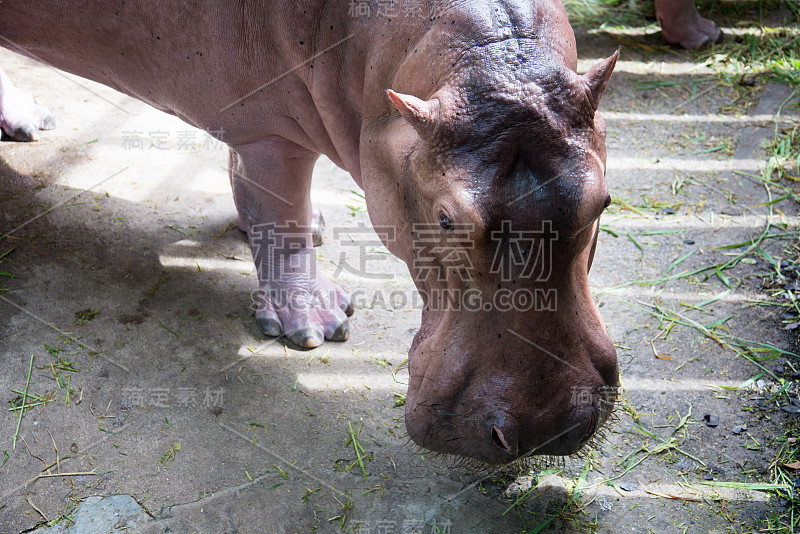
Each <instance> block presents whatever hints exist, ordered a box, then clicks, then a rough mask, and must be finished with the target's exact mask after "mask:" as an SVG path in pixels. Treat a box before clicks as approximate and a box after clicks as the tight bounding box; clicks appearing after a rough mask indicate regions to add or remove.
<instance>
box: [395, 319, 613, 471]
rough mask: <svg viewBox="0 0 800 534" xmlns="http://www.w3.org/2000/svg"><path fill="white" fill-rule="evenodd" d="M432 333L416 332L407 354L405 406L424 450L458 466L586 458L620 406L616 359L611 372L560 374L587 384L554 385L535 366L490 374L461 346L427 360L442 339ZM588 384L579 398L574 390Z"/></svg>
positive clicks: (588, 370) (591, 370)
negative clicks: (617, 392)
mask: <svg viewBox="0 0 800 534" xmlns="http://www.w3.org/2000/svg"><path fill="white" fill-rule="evenodd" d="M438 326H442V325H438ZM423 330H424V329H423ZM423 330H421V332H422V331H423ZM435 330H436V331H439V330H440V329H439V328H436V329H435ZM444 330H445V331H447V329H444ZM429 332H430V330H429ZM431 333H432V334H433V335H428V336H425V337H424V338H421V337H420V336H419V334H418V336H417V338H416V339H415V340H414V345H413V347H412V351H411V352H410V354H409V375H410V376H409V389H408V395H407V397H406V408H405V409H406V413H405V421H406V428H407V431H408V434H409V437H411V439H412V440H413V442H414V443H415V444H416V445H417V446H419V447H421V448H422V449H425V450H426V452H433V453H435V454H436V455H438V456H440V457H443V458H444V459H445V460H449V461H450V462H451V463H452V464H453V465H461V466H468V467H476V468H479V469H492V468H496V467H498V466H502V465H509V464H517V463H520V464H525V465H539V464H541V463H547V462H548V461H549V460H548V459H552V458H554V457H564V456H573V455H578V456H580V455H582V454H583V453H584V452H585V451H587V450H589V449H592V448H594V447H595V446H596V445H597V444H598V442H599V441H601V440H602V439H603V435H604V432H603V428H604V425H605V423H606V422H607V421H608V420H609V418H611V416H612V413H613V411H614V408H615V406H616V384H617V381H616V376H615V373H616V364H614V366H613V372H606V373H601V372H599V371H597V370H596V369H595V368H594V367H591V366H583V367H581V368H579V371H580V372H578V371H574V370H572V369H571V368H569V367H567V368H566V370H564V369H561V371H562V375H560V376H559V377H558V379H559V380H561V381H563V382H564V383H566V384H581V386H565V387H552V383H553V382H555V381H556V380H549V379H548V376H545V375H543V379H542V380H539V378H540V375H539V374H538V372H537V373H534V372H533V369H535V367H534V366H531V367H530V369H528V370H527V372H526V373H522V374H521V376H520V373H517V374H516V375H515V374H514V373H512V372H509V371H507V370H495V371H494V372H491V371H489V370H487V367H490V366H487V365H485V364H484V365H480V364H478V365H477V367H476V366H475V364H474V363H473V362H474V361H475V360H477V358H476V357H475V355H474V354H473V353H471V352H469V351H460V352H461V353H459V351H456V350H455V347H446V349H444V350H442V351H441V353H440V354H441V356H438V355H437V356H438V357H437V358H428V360H427V361H426V360H425V358H426V356H429V355H430V354H431V353H432V352H433V349H432V346H433V345H434V344H437V345H438V343H436V341H437V340H436V339H434V338H436V334H435V333H433V332H431ZM423 335H424V334H423ZM609 345H610V340H609ZM612 349H613V346H612ZM437 352H438V351H437ZM451 354H453V356H450V355H451ZM613 355H614V361H615V360H616V353H615V352H614V353H613ZM484 363H485V362H484ZM607 384H612V385H611V386H608V385H607ZM584 390H585V392H586V393H587V394H586V395H585V399H581V398H580V395H577V394H576V391H579V392H580V391H584ZM598 391H604V392H606V393H604V394H597V392H598Z"/></svg>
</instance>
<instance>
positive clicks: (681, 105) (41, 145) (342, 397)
mask: <svg viewBox="0 0 800 534" xmlns="http://www.w3.org/2000/svg"><path fill="white" fill-rule="evenodd" d="M620 40H622V41H623V42H624V49H623V52H622V56H621V60H620V62H619V64H618V66H617V70H616V74H615V75H614V78H613V80H612V83H611V86H610V87H609V89H608V91H607V93H606V96H605V97H604V100H603V103H602V105H601V110H602V112H603V113H604V114H605V117H606V121H607V123H608V171H607V176H608V182H609V187H610V190H611V194H612V197H613V199H614V201H613V203H612V205H611V207H610V208H609V210H608V212H607V213H606V214H605V215H604V216H603V218H602V220H601V223H602V229H603V232H601V234H600V239H599V243H598V246H597V254H596V256H595V260H594V267H593V270H592V273H591V276H590V281H591V284H592V289H593V292H594V295H595V298H596V301H597V303H598V305H599V306H600V310H601V313H602V315H603V318H604V320H605V322H606V325H607V327H608V330H609V332H610V334H611V337H612V339H613V340H614V342H615V345H616V347H617V351H618V356H619V361H620V371H621V383H622V388H621V392H620V400H619V403H618V404H619V405H618V409H617V411H616V416H615V418H614V421H612V422H611V423H609V424H608V426H607V428H606V429H605V431H604V436H605V440H603V441H599V442H598V443H597V444H596V445H595V446H594V447H593V449H591V450H588V451H585V452H584V454H583V455H582V456H581V457H580V458H567V459H564V460H563V462H560V463H559V462H555V463H550V464H547V465H540V466H537V467H536V468H534V469H529V470H523V471H519V470H512V469H508V470H502V471H499V472H494V473H486V472H475V471H473V470H469V469H464V468H458V467H451V466H450V464H449V463H448V462H447V461H445V460H444V459H437V458H434V457H432V456H431V455H429V454H428V453H426V452H424V451H419V450H416V449H414V448H413V447H411V446H409V444H408V439H407V437H406V435H405V428H404V423H403V407H402V398H403V397H402V396H403V394H404V393H405V388H406V386H405V383H406V380H407V373H406V371H405V370H404V369H403V368H402V367H401V366H400V364H402V363H403V362H404V360H405V359H406V355H407V351H408V348H409V346H410V343H411V339H412V336H413V333H414V332H415V330H416V328H418V327H419V322H420V301H419V298H418V296H417V295H416V292H415V290H414V286H413V284H412V282H411V279H410V277H409V275H408V271H407V269H406V267H405V265H404V264H403V263H402V262H401V261H400V260H398V259H397V258H395V257H393V256H391V255H389V254H388V252H387V251H386V249H385V248H383V247H382V246H381V245H380V244H379V243H378V242H377V241H376V239H377V237H376V236H375V234H374V233H373V232H372V230H371V227H370V224H369V220H368V217H367V214H366V209H365V206H364V202H363V197H362V196H361V193H360V192H359V191H358V190H357V188H356V186H355V184H354V183H353V182H352V180H351V178H350V177H349V176H348V175H346V173H344V172H343V171H341V170H339V169H337V168H336V167H335V166H334V165H333V164H332V163H330V162H329V161H328V160H324V159H323V160H320V162H319V163H318V165H317V168H316V169H315V178H314V180H315V181H314V190H313V192H312V199H313V201H314V203H315V204H316V206H317V207H319V208H320V209H321V210H322V212H323V213H324V215H325V218H326V219H327V223H328V235H327V241H326V244H324V245H323V246H322V247H321V248H318V249H317V254H318V258H319V263H320V265H321V268H322V269H323V270H324V272H325V273H326V274H327V275H329V276H330V277H331V278H333V279H335V280H337V281H338V282H339V283H340V284H341V285H342V286H343V287H344V288H345V289H346V290H348V291H349V292H351V294H352V295H353V296H354V302H355V304H356V308H357V311H356V314H355V315H354V316H353V317H352V318H351V321H350V326H351V335H350V339H349V341H347V342H344V343H326V344H324V345H323V346H322V347H320V348H318V349H314V350H311V351H299V350H295V349H294V348H292V347H291V346H287V345H286V344H285V339H283V338H278V339H267V338H265V337H264V336H262V335H261V334H260V333H259V331H258V329H257V328H256V326H255V323H254V321H253V317H252V311H251V309H250V295H251V292H252V291H253V290H254V289H255V286H256V277H255V270H254V268H253V265H252V263H251V255H250V251H249V247H248V246H247V243H246V239H245V237H244V236H243V235H242V234H241V233H240V232H239V231H238V230H237V229H236V228H235V220H236V211H235V208H234V205H233V201H232V199H231V195H230V186H229V184H228V178H227V172H226V165H227V149H226V148H225V146H224V145H222V144H221V143H219V142H218V141H216V140H215V139H213V138H211V137H210V136H208V135H207V134H206V133H205V132H202V131H199V130H196V129H194V128H191V127H189V126H187V125H185V124H184V123H182V122H180V121H179V120H177V119H176V118H174V117H170V116H167V115H165V114H163V113H160V112H158V111H156V110H154V109H152V108H150V107H148V106H146V105H144V104H141V103H139V102H137V101H135V100H133V99H131V98H128V97H125V96H123V95H121V94H119V93H116V92H114V91H112V90H110V89H107V88H105V87H102V86H100V85H97V84H94V83H92V82H89V81H86V80H83V79H80V78H77V77H74V76H71V75H68V74H64V73H61V72H58V71H55V70H53V69H50V68H48V67H45V66H42V65H40V64H37V63H35V62H32V61H29V60H27V59H23V58H21V57H19V56H16V55H14V54H11V53H9V52H0V64H2V65H3V67H4V68H5V69H6V70H7V72H8V73H9V75H10V76H11V77H12V79H13V80H14V81H15V83H16V84H17V85H18V86H20V87H23V88H26V89H28V90H30V91H31V92H32V93H33V94H35V95H36V97H37V99H38V100H39V101H40V102H42V103H45V104H47V105H48V106H50V107H51V109H53V110H54V111H55V113H56V115H57V117H58V120H59V126H58V128H57V129H56V130H53V131H50V132H46V133H44V134H43V136H42V139H41V140H40V141H38V142H35V143H30V144H25V143H16V142H7V141H3V142H2V143H0V159H1V160H2V161H1V162H0V163H1V164H0V234H5V233H7V232H9V233H10V234H11V235H8V236H6V237H4V238H0V283H1V284H2V285H0V362H2V363H0V365H1V366H2V373H0V400H2V406H3V413H4V414H5V415H3V416H2V418H0V532H2V533H19V532H25V531H29V530H30V529H35V528H36V527H42V528H43V525H44V524H45V523H51V525H52V526H53V527H54V528H55V530H52V531H53V532H56V531H57V532H95V531H100V530H93V527H91V526H90V525H89V524H88V523H87V521H88V520H80V521H78V520H77V519H75V518H76V517H90V518H91V517H92V514H89V513H86V512H85V510H88V509H89V508H86V509H84V512H83V513H82V512H81V510H82V508H81V507H89V506H98V502H102V499H96V497H107V496H111V495H129V496H131V497H133V499H134V500H135V507H139V508H140V509H141V511H143V512H144V515H141V514H139V515H136V514H134V515H130V516H127V515H125V514H121V513H120V512H119V511H117V512H102V513H101V512H97V513H96V514H95V517H97V518H100V517H101V516H102V515H103V513H111V514H112V515H113V513H117V514H119V515H118V516H114V517H118V518H119V520H118V521H117V522H116V523H112V524H113V526H112V527H110V528H111V531H115V532H116V531H123V530H126V529H127V531H130V532H198V533H200V532H202V533H206V532H227V533H233V532H243V533H244V532H276V533H291V532H302V533H307V532H340V531H341V532H359V533H361V534H365V533H378V532H380V533H385V534H394V533H414V532H420V533H423V532H424V533H433V532H441V533H443V532H447V533H452V534H455V533H517V532H531V533H535V532H602V533H614V534H617V533H621V532H635V533H640V532H656V533H672V532H675V533H695V532H696V533H722V532H758V531H765V529H767V530H768V529H778V528H779V527H780V521H781V517H783V516H784V515H785V513H786V510H787V505H788V504H789V503H788V501H787V500H786V499H785V498H782V497H781V496H780V495H781V493H780V492H777V491H776V488H775V486H774V484H775V483H776V482H775V481H776V475H775V473H776V472H777V471H781V472H783V473H785V474H787V475H786V476H788V477H789V478H790V479H793V480H794V483H795V484H797V483H798V481H799V479H798V478H797V477H798V476H800V475H797V474H794V473H797V472H796V471H793V470H792V468H791V467H786V466H784V465H782V464H781V462H780V459H781V458H786V457H788V456H787V450H788V449H796V443H795V442H794V439H795V438H794V437H792V429H796V428H797V417H798V415H797V412H798V411H800V410H798V408H797V406H798V401H797V390H796V381H797V378H798V375H799V374H800V373H798V371H800V362H798V360H797V356H796V354H794V353H796V352H797V349H796V342H797V332H798V331H800V329H798V325H797V324H795V323H797V322H800V319H797V314H796V313H793V312H792V303H793V302H794V300H793V298H794V295H795V290H798V289H800V287H798V282H797V278H796V277H797V273H798V272H800V271H798V270H797V269H796V268H795V267H793V266H794V265H796V263H797V258H798V256H799V255H800V254H798V247H799V245H800V242H799V241H798V229H797V228H798V226H797V222H798V205H797V203H796V202H795V201H794V197H792V196H791V195H787V193H786V192H785V191H784V190H782V189H780V188H778V186H777V185H775V184H772V183H769V182H766V183H765V182H764V181H763V180H762V179H761V178H760V176H761V175H760V172H759V170H760V168H762V166H763V164H764V161H765V158H766V153H765V151H764V149H763V146H764V141H765V140H766V139H769V138H771V137H772V136H773V135H774V132H775V128H776V116H777V114H778V111H779V109H780V110H781V113H780V119H779V120H780V121H781V123H780V124H796V123H797V121H798V120H800V114H798V108H797V107H796V106H795V105H794V104H796V103H797V97H796V95H795V96H794V97H793V98H790V96H791V88H790V87H789V86H786V85H782V84H779V83H766V82H763V81H760V80H757V81H752V80H743V83H730V84H723V83H720V82H719V78H717V77H715V75H714V73H713V72H711V71H710V70H709V69H708V67H702V66H698V63H697V60H696V56H695V55H693V54H692V53H689V52H682V51H674V50H670V49H667V48H665V47H662V46H660V44H659V43H658V38H657V36H656V37H653V36H644V37H642V36H638V37H637V36H619V35H616V36H615V35H610V34H609V33H603V32H600V33H598V32H588V31H585V30H580V31H579V32H578V50H579V55H580V69H581V70H584V71H585V70H586V69H587V68H588V66H589V65H591V64H592V63H593V62H594V61H596V60H597V59H599V58H601V57H605V56H608V55H609V54H610V53H611V52H613V50H615V49H616V48H617V46H618V45H619V42H620ZM12 230H14V231H13V232H11V231H12ZM364 242H367V243H368V244H367V245H364V244H363V243H364ZM365 273H368V274H365ZM792 284H794V285H792ZM795 307H796V306H795ZM29 370H30V371H29ZM25 392H26V393H25ZM23 394H25V395H26V397H28V401H27V404H28V405H30V406H31V408H30V409H28V410H26V411H25V412H24V414H23V417H22V418H21V419H20V417H19V410H18V409H17V410H14V407H15V406H16V407H19V406H20V404H21V402H22V396H23ZM792 397H793V398H792ZM795 435H796V430H795ZM798 467H800V465H798ZM776 470H777V471H776ZM784 490H785V488H784ZM784 494H786V493H785V492H784ZM90 497H92V499H89V498H90ZM115 506H116V504H115ZM112 509H113V507H107V508H104V509H103V510H106V511H107V510H112ZM98 521H99V519H98ZM97 528H98V529H99V528H100V527H97ZM102 528H104V529H106V530H102V531H103V532H106V531H109V530H108V527H102ZM81 529H85V530H81ZM42 531H44V530H42ZM48 532H50V531H48Z"/></svg>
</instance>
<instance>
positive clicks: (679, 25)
mask: <svg viewBox="0 0 800 534" xmlns="http://www.w3.org/2000/svg"><path fill="white" fill-rule="evenodd" d="M656 16H657V17H658V23H659V24H660V25H661V35H662V36H663V37H664V40H665V41H667V42H668V43H669V44H671V45H673V46H680V47H683V48H687V49H690V50H697V49H699V48H703V47H706V46H710V45H713V44H716V43H719V42H721V41H722V39H723V37H724V34H723V33H722V31H721V30H720V29H719V28H717V25H716V24H714V21H712V20H709V19H707V18H705V17H701V16H700V14H699V13H698V12H697V9H696V8H695V7H694V2H693V0H660V1H659V2H657V4H656Z"/></svg>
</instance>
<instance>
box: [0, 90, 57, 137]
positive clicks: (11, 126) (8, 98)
mask: <svg viewBox="0 0 800 534" xmlns="http://www.w3.org/2000/svg"><path fill="white" fill-rule="evenodd" d="M3 78H4V79H3V80H2V82H1V83H0V128H2V130H3V133H4V134H5V135H6V136H8V137H11V138H13V139H16V140H17V141H36V140H37V139H39V130H51V129H53V128H55V127H56V119H55V116H54V115H53V113H52V112H51V111H50V110H49V109H47V108H46V107H45V106H40V105H39V104H37V103H36V100H34V99H33V97H32V96H31V95H29V94H28V93H26V92H25V91H22V90H20V89H18V88H17V87H15V86H14V85H12V84H11V82H10V81H9V80H8V77H7V76H3Z"/></svg>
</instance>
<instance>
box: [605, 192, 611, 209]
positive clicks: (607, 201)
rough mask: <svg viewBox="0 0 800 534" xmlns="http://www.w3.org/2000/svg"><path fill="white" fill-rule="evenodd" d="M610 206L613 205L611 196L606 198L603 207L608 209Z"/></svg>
mask: <svg viewBox="0 0 800 534" xmlns="http://www.w3.org/2000/svg"><path fill="white" fill-rule="evenodd" d="M610 205H611V195H608V197H606V202H605V205H604V206H603V209H606V208H607V207H609V206H610Z"/></svg>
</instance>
